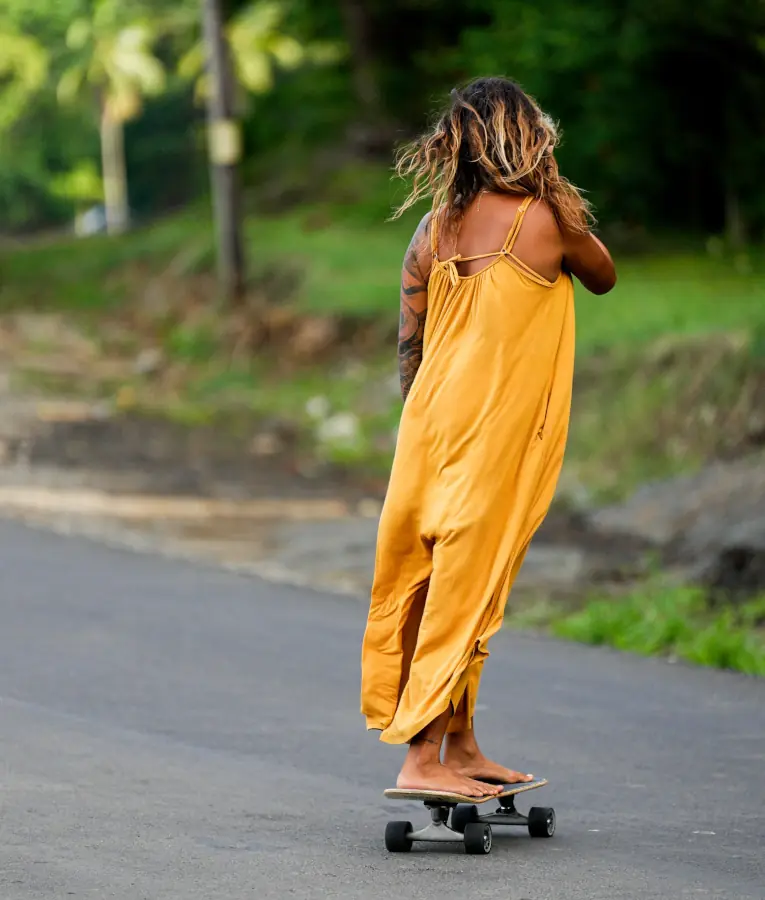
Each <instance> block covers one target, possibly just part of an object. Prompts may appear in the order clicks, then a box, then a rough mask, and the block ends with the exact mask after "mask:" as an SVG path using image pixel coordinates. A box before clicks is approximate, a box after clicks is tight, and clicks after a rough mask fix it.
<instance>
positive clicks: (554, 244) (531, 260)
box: [438, 193, 563, 281]
mask: <svg viewBox="0 0 765 900" xmlns="http://www.w3.org/2000/svg"><path fill="white" fill-rule="evenodd" d="M524 199H525V198H524V196H521V195H517V196H515V195H511V194H490V193H484V194H479V196H478V197H477V198H476V199H475V200H474V201H473V203H472V204H471V205H470V206H469V207H468V209H467V211H466V212H465V215H464V217H463V219H462V221H461V223H460V226H459V230H458V233H457V234H456V235H454V234H453V233H452V234H449V233H447V231H446V229H445V228H444V225H443V224H441V225H440V229H439V232H440V233H439V237H438V246H439V248H440V249H439V256H440V258H441V259H446V258H449V257H454V256H457V255H459V256H462V257H469V256H482V257H483V258H481V259H471V260H464V261H456V264H457V271H458V272H459V274H460V275H462V276H469V275H475V274H476V273H477V272H480V271H481V269H484V268H485V267H486V266H487V265H490V264H491V263H492V262H493V260H494V259H495V258H496V256H498V255H499V254H500V253H501V251H502V247H503V246H504V245H505V242H506V240H507V236H508V233H509V232H510V229H511V228H512V227H513V223H514V221H515V217H516V214H517V212H518V209H519V207H520V205H521V203H522V202H523V200H524ZM455 238H456V239H455ZM485 254H490V255H489V256H485ZM513 254H514V255H515V256H516V257H517V258H518V259H520V260H521V262H522V263H524V264H525V265H526V266H528V267H529V268H530V269H532V270H533V271H535V272H537V273H538V274H539V275H541V276H542V277H543V278H545V279H546V280H547V281H555V279H556V278H557V277H558V275H560V271H561V264H562V262H563V238H562V236H561V233H560V229H559V228H558V224H557V222H556V221H555V216H554V215H553V213H552V211H551V210H550V208H549V207H548V206H547V204H546V203H544V202H541V201H536V202H534V203H532V204H531V206H530V207H529V209H528V211H527V212H526V215H525V217H524V219H523V225H522V227H521V229H520V231H519V232H518V236H517V237H516V239H515V244H514V246H513Z"/></svg>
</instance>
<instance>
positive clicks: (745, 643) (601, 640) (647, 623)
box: [551, 581, 765, 675]
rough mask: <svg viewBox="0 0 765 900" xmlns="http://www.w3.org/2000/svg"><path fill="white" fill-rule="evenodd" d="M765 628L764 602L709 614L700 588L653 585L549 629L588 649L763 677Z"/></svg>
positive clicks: (601, 601)
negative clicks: (601, 647)
mask: <svg viewBox="0 0 765 900" xmlns="http://www.w3.org/2000/svg"><path fill="white" fill-rule="evenodd" d="M763 625H765V597H760V598H759V599H755V600H751V601H749V602H747V603H742V604H740V605H729V606H725V607H723V608H720V609H710V606H709V602H708V600H707V598H706V596H705V593H704V592H703V591H702V590H701V589H700V588H694V587H678V586H671V585H666V584H662V583H661V582H660V581H655V582H653V583H650V584H648V585H646V586H644V587H643V588H641V589H639V590H637V591H635V592H634V593H632V594H629V595H627V596H626V597H609V598H597V597H596V598H593V599H590V600H589V601H588V602H587V603H586V605H585V606H584V608H583V609H581V610H580V611H578V612H575V613H573V614H571V615H568V616H566V617H564V618H563V619H561V620H560V621H558V622H554V623H553V624H552V629H551V630H552V631H553V633H554V634H556V635H557V636H559V637H563V638H567V639H569V640H575V641H579V642H581V643H585V644H595V645H605V646H610V647H615V648H616V649H618V650H624V651H628V652H631V653H637V654H640V655H643V656H657V655H660V656H668V657H674V658H678V659H684V660H687V661H688V662H691V663H695V664H697V665H702V666H711V667H714V668H718V669H732V670H735V671H738V672H745V673H747V674H749V675H765V637H764V632H763Z"/></svg>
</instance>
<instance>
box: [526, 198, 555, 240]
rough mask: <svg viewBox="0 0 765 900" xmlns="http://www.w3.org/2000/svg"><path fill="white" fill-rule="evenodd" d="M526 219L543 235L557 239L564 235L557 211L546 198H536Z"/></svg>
mask: <svg viewBox="0 0 765 900" xmlns="http://www.w3.org/2000/svg"><path fill="white" fill-rule="evenodd" d="M526 221H527V222H528V223H529V224H531V225H532V227H533V228H534V230H535V231H536V232H537V233H538V234H539V235H540V236H541V237H549V238H551V239H557V240H560V239H561V237H562V235H561V231H560V226H559V225H558V220H557V219H556V218H555V213H554V212H553V210H552V207H551V206H550V204H549V203H548V202H547V201H546V200H534V202H533V203H532V204H531V206H529V208H528V211H527V212H526Z"/></svg>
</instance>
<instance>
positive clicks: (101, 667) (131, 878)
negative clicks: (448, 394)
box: [0, 523, 765, 900]
mask: <svg viewBox="0 0 765 900" xmlns="http://www.w3.org/2000/svg"><path fill="white" fill-rule="evenodd" d="M364 613H365V610H364V609H363V607H362V606H361V605H360V604H359V603H358V602H356V601H353V600H351V599H348V598H339V597H333V596H326V595H322V594H320V593H311V592H309V591H305V590H298V589H292V588H286V587H283V586H273V585H269V584H267V583H264V582H260V581H257V580H254V579H249V578H245V577H240V576H237V575H233V574H230V573H226V572H223V571H218V570H215V569H212V568H205V567H202V566H199V567H197V566H194V565H191V564H187V563H176V562H172V561H168V560H165V559H162V558H159V557H152V556H149V555H139V554H133V553H131V552H129V551H119V550H113V549H109V548H107V547H105V546H100V545H98V544H96V543H89V542H87V541H84V540H77V539H68V538H65V537H61V536H56V535H53V534H48V533H45V532H38V531H34V530H28V529H25V528H24V527H23V526H21V525H16V524H10V523H0V717H1V718H0V775H1V777H2V792H1V793H0V804H1V809H0V897H2V900H32V898H65V897H78V898H99V900H100V898H124V900H143V898H146V900H165V898H172V900H229V898H231V900H234V898H236V900H239V898H250V897H252V898H258V900H261V898H263V900H271V898H285V897H296V898H301V900H302V898H305V900H313V898H316V900H318V898H348V900H357V898H358V900H364V898H394V897H401V898H409V897H426V898H436V897H437V898H439V900H441V898H447V900H450V898H455V900H456V898H464V897H471V898H474V897H475V898H497V900H500V898H501V900H579V898H581V900H616V898H619V900H625V898H626V900H630V898H640V900H649V898H651V900H653V898H656V900H658V898H661V900H667V898H671V900H690V898H694V900H695V898H720V900H722V898H725V900H763V897H765V852H764V851H763V848H765V815H764V814H763V804H764V801H765V681H762V680H755V679H748V678H745V677H739V676H735V675H730V674H724V673H719V672H712V671H702V670H694V669H691V668H687V667H684V666H680V665H670V664H668V663H665V662H661V661H656V660H642V659H636V658H632V657H629V656H620V655H618V654H615V653H612V652H608V651H602V650H597V649H591V648H586V647H580V646H575V645H567V644H561V643H556V642H553V641H547V640H542V639H537V638H531V637H518V636H514V635H511V634H502V635H499V636H498V637H497V638H496V639H495V640H494V642H493V646H492V648H491V649H492V658H491V660H490V661H489V664H488V666H487V669H486V677H485V683H484V687H483V690H482V694H481V704H482V708H481V712H480V713H479V731H480V735H481V737H482V739H483V742H484V743H485V745H486V748H487V749H488V750H489V751H490V752H491V753H492V754H495V755H496V756H498V757H501V758H502V759H503V760H507V762H508V763H509V764H511V765H513V766H517V767H520V768H525V769H527V770H530V771H533V772H535V773H536V774H542V775H545V776H548V777H549V778H550V779H551V785H550V786H549V787H546V788H544V789H542V790H541V791H539V792H536V793H535V795H534V797H535V801H536V802H541V803H544V802H549V803H550V804H551V805H554V806H555V807H556V809H557V811H558V833H557V835H556V837H555V838H554V839H553V840H552V841H532V840H531V839H530V838H529V837H528V836H527V835H526V834H525V833H523V832H521V831H520V830H518V831H517V833H513V834H510V835H508V836H500V835H499V834H498V832H495V846H494V850H493V852H492V854H491V855H490V856H489V857H468V856H465V855H464V853H463V852H462V851H461V850H459V849H457V848H454V849H452V848H447V849H436V850H424V849H422V848H423V847H424V845H416V848H415V850H414V851H413V852H412V853H411V854H409V855H403V856H401V855H388V854H387V853H386V852H385V850H384V848H383V844H382V837H383V831H384V827H385V823H386V821H387V820H388V819H390V818H401V817H404V818H408V817H409V813H410V812H411V814H412V815H417V816H420V815H421V814H420V810H419V808H418V807H417V806H411V807H409V806H408V805H406V804H400V803H396V802H394V801H387V800H385V799H384V798H383V797H382V795H381V794H382V790H383V788H385V787H387V786H390V784H391V782H392V780H393V777H394V775H395V772H396V771H397V765H398V762H399V759H400V756H401V751H400V749H399V748H390V747H386V746H384V745H381V744H380V743H379V742H378V741H377V740H376V737H375V736H374V735H367V734H366V733H365V731H364V728H363V722H362V719H361V717H360V716H359V714H358V712H357V707H358V658H359V644H360V640H361V635H362V630H363V625H364ZM519 806H523V804H521V803H519Z"/></svg>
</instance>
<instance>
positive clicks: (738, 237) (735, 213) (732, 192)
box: [725, 184, 747, 250]
mask: <svg viewBox="0 0 765 900" xmlns="http://www.w3.org/2000/svg"><path fill="white" fill-rule="evenodd" d="M746 237H747V236H746V222H745V221H744V213H743V211H742V209H741V199H740V197H739V194H738V191H737V190H736V189H735V188H734V187H733V186H732V185H730V184H729V185H728V186H727V187H726V189H725V238H726V240H727V242H728V244H729V245H730V246H731V247H732V248H733V249H734V250H740V249H741V248H742V247H743V246H744V245H745V244H746Z"/></svg>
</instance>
